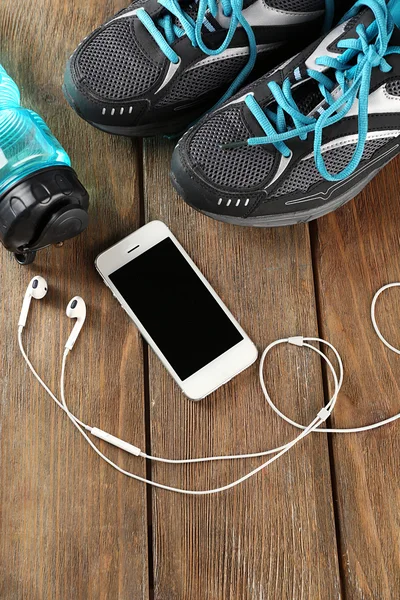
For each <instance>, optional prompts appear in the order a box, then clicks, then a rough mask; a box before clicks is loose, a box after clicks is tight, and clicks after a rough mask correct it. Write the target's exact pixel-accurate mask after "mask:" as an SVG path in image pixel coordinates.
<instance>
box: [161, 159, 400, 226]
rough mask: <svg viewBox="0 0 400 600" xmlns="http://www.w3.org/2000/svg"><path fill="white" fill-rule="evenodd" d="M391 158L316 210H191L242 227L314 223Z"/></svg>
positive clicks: (359, 187) (347, 200)
mask: <svg viewBox="0 0 400 600" xmlns="http://www.w3.org/2000/svg"><path fill="white" fill-rule="evenodd" d="M393 158H395V156H393V157H391V158H390V159H389V160H387V161H386V162H385V163H384V164H383V165H381V166H380V167H378V168H377V169H375V170H374V171H371V173H369V174H368V175H367V176H366V177H365V178H364V179H362V180H361V181H359V182H358V183H357V184H356V185H354V186H353V187H352V188H350V189H348V190H347V191H346V192H345V193H344V194H342V195H341V196H338V197H337V198H335V199H334V200H331V201H330V202H326V204H324V205H322V206H319V207H318V208H313V209H310V210H302V211H296V212H292V213H285V214H281V215H266V216H260V217H248V218H243V217H232V216H227V215H217V214H215V213H211V212H208V211H205V210H199V209H197V208H196V207H193V208H195V209H196V210H198V211H199V212H201V213H202V214H204V215H206V216H207V217H210V218H211V219H215V220H216V221H222V222H223V223H229V224H231V225H240V226H242V227H286V226H288V225H297V224H300V223H309V222H310V221H314V220H315V219H319V218H320V217H323V216H325V215H327V214H328V213H330V212H333V211H335V210H336V209H338V208H340V207H341V206H343V205H344V204H346V203H347V202H350V200H352V199H353V198H354V197H355V196H357V194H359V193H360V192H361V191H362V190H363V189H364V188H365V186H366V185H368V183H369V182H370V181H371V180H372V179H373V178H374V177H375V175H377V174H378V173H379V171H380V170H381V169H383V167H384V166H385V165H387V164H388V163H389V162H390V161H391V160H393ZM171 179H172V183H173V185H174V187H175V188H176V189H177V191H178V193H179V194H180V195H181V196H182V197H183V198H184V197H185V196H184V192H183V190H182V189H181V188H180V186H179V184H178V183H177V181H176V179H175V178H174V176H173V174H171ZM188 204H189V205H190V202H188ZM190 206H191V205H190Z"/></svg>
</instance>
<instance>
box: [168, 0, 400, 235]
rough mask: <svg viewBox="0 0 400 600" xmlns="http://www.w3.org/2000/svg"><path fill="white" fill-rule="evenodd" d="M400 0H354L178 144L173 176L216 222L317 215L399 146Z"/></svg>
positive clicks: (270, 221) (272, 221)
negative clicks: (323, 30)
mask: <svg viewBox="0 0 400 600" xmlns="http://www.w3.org/2000/svg"><path fill="white" fill-rule="evenodd" d="M399 25H400V0H391V2H390V3H389V5H388V6H387V5H386V4H385V2H384V0H360V1H359V2H356V4H355V5H354V7H353V8H352V9H351V10H350V11H349V12H348V13H347V15H346V16H345V18H344V20H343V21H342V22H341V23H340V24H339V25H338V26H337V27H336V28H335V29H334V30H332V31H331V32H330V33H329V34H328V35H327V36H325V37H324V38H322V39H320V40H319V41H317V42H315V43H313V44H312V45H311V46H309V47H308V48H307V50H305V51H304V52H301V53H300V54H298V55H297V56H295V57H294V58H292V59H291V60H290V61H289V62H287V63H285V64H282V65H280V67H279V68H277V69H276V70H275V71H273V72H271V73H269V74H267V75H265V76H264V77H262V78H261V79H259V80H258V81H256V82H255V83H253V84H252V85H250V86H248V87H247V88H246V89H244V90H242V91H241V92H240V93H239V94H237V95H236V97H234V98H233V99H231V100H230V101H229V102H227V103H225V104H224V105H223V106H222V107H221V108H219V109H218V110H216V111H215V112H214V113H212V114H211V115H209V116H208V117H206V118H205V119H204V120H203V121H201V122H200V123H199V124H198V125H197V126H196V127H194V128H192V129H191V130H190V131H189V132H188V133H187V134H186V135H185V136H184V137H183V138H182V139H181V140H180V142H179V143H178V145H177V147H176V149H175V151H174V155H173V159H172V180H173V183H174V185H175V187H176V189H177V190H178V192H179V193H180V194H181V195H182V196H183V197H184V199H185V200H186V202H188V203H189V204H190V205H191V206H193V207H194V208H196V209H198V210H200V211H201V212H203V213H205V214H207V215H208V216H210V217H213V218H215V219H218V220H220V221H226V222H229V223H235V224H238V225H251V226H256V227H269V226H278V225H291V224H294V223H301V222H307V221H310V220H312V219H316V218H317V217H320V216H322V215H325V214H326V213H329V212H330V211H332V210H335V209H336V208H338V207H339V206H341V205H342V204H344V203H345V202H347V201H348V200H350V199H351V198H353V197H354V196H355V195H356V194H358V193H359V192H360V191H361V190H362V189H363V187H364V186H365V185H367V183H368V182H369V181H370V180H371V179H372V178H373V177H374V176H375V175H376V174H377V173H378V171H379V170H380V169H382V167H383V166H384V165H385V164H386V163H388V162H389V161H390V160H392V158H394V157H395V156H396V155H397V154H398V153H399V149H400V137H399V136H400V56H399V54H400V30H399V28H398V26H399Z"/></svg>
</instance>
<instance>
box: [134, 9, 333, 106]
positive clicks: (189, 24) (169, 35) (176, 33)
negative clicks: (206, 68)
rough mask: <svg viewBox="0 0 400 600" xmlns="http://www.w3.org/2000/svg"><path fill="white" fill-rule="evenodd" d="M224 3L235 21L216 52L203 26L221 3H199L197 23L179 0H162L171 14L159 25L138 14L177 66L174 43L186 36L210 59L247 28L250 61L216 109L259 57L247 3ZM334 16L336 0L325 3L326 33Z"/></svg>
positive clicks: (158, 22) (216, 11) (144, 13)
mask: <svg viewBox="0 0 400 600" xmlns="http://www.w3.org/2000/svg"><path fill="white" fill-rule="evenodd" d="M220 2H221V6H222V12H223V15H224V16H225V17H228V18H230V19H231V21H230V24H229V29H228V30H227V33H226V36H225V39H224V41H223V42H222V44H221V45H220V46H219V48H217V49H215V50H213V49H212V48H209V47H208V46H206V45H205V43H204V41H203V37H202V27H203V24H204V23H205V17H206V13H207V12H209V13H210V14H211V15H212V16H213V17H216V16H217V14H218V0H199V2H198V12H197V17H196V20H194V19H192V17H190V15H188V14H187V13H186V12H185V11H184V10H183V8H182V7H181V6H180V5H179V2H178V0H158V4H161V5H162V6H163V7H164V8H165V9H166V10H167V11H168V13H167V14H166V15H165V16H163V17H161V18H159V19H157V20H156V22H154V20H153V19H152V17H151V16H150V15H149V14H148V13H147V12H146V10H145V9H144V8H140V9H138V11H137V17H138V19H139V20H140V21H141V22H142V24H143V25H144V26H145V27H146V29H147V31H148V32H149V33H150V35H151V36H152V37H153V39H154V40H155V42H156V43H157V45H158V46H159V48H160V49H161V50H162V52H163V53H164V54H165V56H166V57H167V58H168V59H169V60H170V61H171V62H172V63H174V64H177V63H179V56H178V54H177V53H176V52H175V50H174V49H173V48H172V44H173V43H174V41H175V40H177V39H179V38H181V37H183V36H184V35H186V36H187V37H188V38H189V40H190V42H191V44H192V46H194V47H198V48H200V50H201V51H202V52H204V54H206V55H208V56H215V55H217V54H221V52H223V51H224V50H226V49H227V48H228V46H229V44H230V43H231V41H232V38H233V36H234V33H235V31H236V28H237V27H238V26H239V25H241V26H242V27H243V29H244V31H245V32H246V34H247V38H248V41H249V59H248V61H247V63H246V65H245V66H244V67H243V68H242V70H241V71H240V73H239V74H238V75H237V77H236V78H235V79H234V81H233V82H232V83H231V85H230V86H229V88H228V89H227V91H226V92H225V94H224V95H223V96H222V98H220V100H219V101H218V103H217V105H216V106H219V105H220V104H222V103H223V102H224V101H225V100H227V99H228V98H230V97H231V96H232V94H234V93H235V92H236V91H237V90H238V89H239V88H240V86H241V85H242V84H243V82H244V81H245V79H246V78H247V77H248V75H249V74H250V72H251V71H252V69H253V67H254V63H255V61H256V56H257V44H256V40H255V36H254V33H253V30H252V28H251V26H250V25H249V23H248V22H247V21H246V19H245V18H244V16H243V14H242V10H243V0H220ZM333 13H334V0H325V21H324V30H328V29H329V28H330V26H331V24H332V20H333ZM173 17H176V18H177V19H178V20H179V22H180V26H179V25H177V24H176V23H174V22H173ZM161 30H162V31H161ZM214 108H215V107H214Z"/></svg>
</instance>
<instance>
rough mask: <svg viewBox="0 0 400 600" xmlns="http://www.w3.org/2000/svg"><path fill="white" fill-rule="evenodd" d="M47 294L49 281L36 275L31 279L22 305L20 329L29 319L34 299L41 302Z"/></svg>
mask: <svg viewBox="0 0 400 600" xmlns="http://www.w3.org/2000/svg"><path fill="white" fill-rule="evenodd" d="M46 294H47V281H46V280H45V279H44V277H41V276H40V275H36V276H35V277H34V278H33V279H31V281H30V283H29V285H28V287H27V289H26V293H25V298H24V301H23V303H22V309H21V314H20V315H19V321H18V327H25V325H26V319H27V317H28V312H29V307H30V305H31V300H32V298H36V300H41V298H44V297H45V295H46Z"/></svg>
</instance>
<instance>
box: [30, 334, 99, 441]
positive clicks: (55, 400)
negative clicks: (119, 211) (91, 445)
mask: <svg viewBox="0 0 400 600" xmlns="http://www.w3.org/2000/svg"><path fill="white" fill-rule="evenodd" d="M23 329H24V328H23V327H22V326H19V327H18V344H19V349H20V350H21V354H22V356H23V357H24V359H25V362H26V364H27V365H28V367H29V368H30V370H31V371H32V373H33V375H34V376H35V377H36V379H37V380H38V382H39V383H40V385H41V386H42V387H43V388H44V389H45V390H46V392H47V393H48V394H49V396H50V398H52V399H53V400H54V402H55V403H56V404H58V406H59V407H60V408H61V409H62V410H64V411H65V408H64V407H63V405H62V404H61V402H60V401H59V400H58V399H57V398H56V396H55V395H54V394H53V392H52V391H51V389H50V388H49V387H47V385H46V384H45V382H44V381H43V379H42V378H41V377H40V375H39V374H38V373H37V371H36V370H35V367H34V366H33V365H32V363H31V361H30V360H29V358H28V355H27V354H26V352H25V349H24V345H23V343H22V331H23ZM70 414H71V413H70ZM72 417H73V418H74V419H75V421H76V422H77V423H79V425H80V426H81V427H83V428H84V429H86V430H87V431H91V430H92V428H91V427H90V426H89V425H86V423H83V421H80V420H79V419H78V417H75V415H72Z"/></svg>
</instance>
